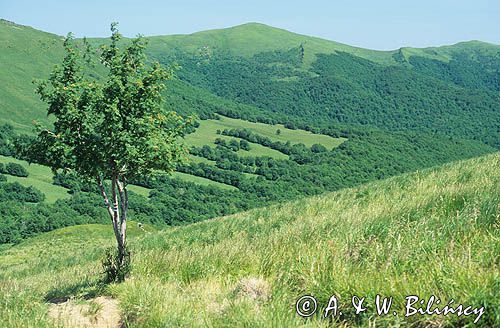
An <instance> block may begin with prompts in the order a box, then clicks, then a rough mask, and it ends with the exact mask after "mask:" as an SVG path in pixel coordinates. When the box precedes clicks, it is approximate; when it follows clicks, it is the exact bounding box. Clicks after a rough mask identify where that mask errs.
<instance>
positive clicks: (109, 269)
mask: <svg viewBox="0 0 500 328" xmlns="http://www.w3.org/2000/svg"><path fill="white" fill-rule="evenodd" d="M124 251H125V255H124V257H123V260H124V263H123V264H121V265H120V263H119V256H118V252H117V249H116V248H114V247H112V248H108V249H107V250H106V251H105V253H104V258H103V259H102V262H101V263H102V268H103V269H104V272H103V273H104V282H105V283H108V284H109V283H113V282H122V281H125V278H127V277H128V275H129V274H130V270H131V269H132V266H131V261H130V251H129V249H128V248H127V247H125V249H124Z"/></svg>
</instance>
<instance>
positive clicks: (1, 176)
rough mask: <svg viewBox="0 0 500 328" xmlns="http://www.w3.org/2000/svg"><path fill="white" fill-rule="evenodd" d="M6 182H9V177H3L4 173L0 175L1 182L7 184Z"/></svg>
mask: <svg viewBox="0 0 500 328" xmlns="http://www.w3.org/2000/svg"><path fill="white" fill-rule="evenodd" d="M0 164H1V163H0ZM0 172H1V171H0ZM5 181H7V177H6V176H5V175H3V174H2V173H0V182H5Z"/></svg>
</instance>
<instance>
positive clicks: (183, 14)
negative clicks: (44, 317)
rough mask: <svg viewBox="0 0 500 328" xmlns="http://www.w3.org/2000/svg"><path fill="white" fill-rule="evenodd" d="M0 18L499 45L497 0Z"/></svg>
mask: <svg viewBox="0 0 500 328" xmlns="http://www.w3.org/2000/svg"><path fill="white" fill-rule="evenodd" d="M0 18H5V19H8V20H11V21H14V22H16V23H19V24H24V25H29V26H33V27H35V28H38V29H41V30H45V31H48V32H52V33H56V34H60V35H65V34H66V33H67V32H69V31H72V32H74V33H75V34H76V36H79V37H82V36H89V37H92V36H107V35H108V34H109V33H108V31H109V23H110V22H112V21H118V22H119V23H120V30H121V32H122V33H123V34H125V35H127V36H135V35H136V34H138V33H141V34H144V35H161V34H180V33H182V34H184V33H192V32H196V31H200V30H206V29H213V28H222V27H229V26H234V25H238V24H242V23H246V22H260V23H264V24H268V25H272V26H275V27H281V28H285V29H287V30H290V31H293V32H297V33H301V34H307V35H313V36H319V37H322V38H326V39H330V40H335V41H339V42H343V43H347V44H350V45H355V46H361V47H365V48H371V49H395V48H399V47H402V46H414V47H425V46H434V45H443V44H452V43H456V42H459V41H466V40H482V41H487V42H492V43H496V44H500V0H471V1H463V0H454V1H453V0H415V1H407V0H399V1H395V0H387V1H384V0H378V1H377V0H373V1H368V0H366V1H356V0H351V1H348V0H329V1H328V0H323V1H320V0H304V1H295V0H288V1H282V0H277V1H272V0H267V1H265V0H256V1H236V0H233V1H229V0H223V1H212V0H204V1H201V0H179V1H168V0H165V1H160V0H143V1H130V0H121V1H118V0H111V1H104V0H101V1H97V0H86V1H81V0H80V1H57V0H44V1H28V0H0Z"/></svg>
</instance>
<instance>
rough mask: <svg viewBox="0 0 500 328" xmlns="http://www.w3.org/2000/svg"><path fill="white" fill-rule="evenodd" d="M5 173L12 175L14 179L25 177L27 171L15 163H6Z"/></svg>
mask: <svg viewBox="0 0 500 328" xmlns="http://www.w3.org/2000/svg"><path fill="white" fill-rule="evenodd" d="M5 173H7V174H10V175H14V176H16V177H27V176H28V171H27V170H26V169H25V168H24V166H22V165H20V164H17V163H8V164H7V165H6V166H5Z"/></svg>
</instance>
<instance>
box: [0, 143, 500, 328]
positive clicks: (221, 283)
mask: <svg viewBox="0 0 500 328" xmlns="http://www.w3.org/2000/svg"><path fill="white" fill-rule="evenodd" d="M499 166H500V153H495V154H492V155H488V156H485V157H480V158H476V159H472V160H467V161H462V162H456V163H452V164H447V165H444V166H442V167H438V168H435V169H432V170H425V171H419V172H415V173H412V174H408V175H404V176H399V177H394V178H391V179H388V180H384V181H379V182H374V183H369V184H367V185H364V186H361V187H357V188H353V189H346V190H343V191H339V192H335V193H330V194H326V195H323V196H319V197H314V198H309V199H303V200H300V201H296V202H292V203H286V204H282V205H278V206H273V207H269V208H262V209H258V210H253V211H250V212H244V213H240V214H237V215H233V216H230V217H224V218H219V219H216V220H211V221H205V222H203V223H198V224H194V225H190V226H185V227H178V228H172V229H167V230H165V231H161V232H154V231H150V232H146V231H141V230H140V229H138V228H137V227H136V226H135V225H134V224H131V239H130V246H131V247H132V252H133V256H134V257H133V259H134V260H133V261H134V262H133V269H132V276H131V278H130V279H129V280H127V281H126V282H125V283H123V284H120V285H111V286H107V287H106V286H102V285H100V284H99V282H98V276H99V272H100V271H101V268H100V267H99V258H100V256H101V254H102V251H103V249H104V248H106V247H108V246H110V245H112V243H113V238H112V231H111V228H110V227H109V226H99V225H87V226H75V227H71V228H65V229H62V230H57V231H53V232H50V233H47V234H44V235H41V236H38V237H35V238H33V239H30V240H27V241H24V242H23V243H21V244H19V245H17V246H14V247H10V248H4V249H3V250H1V251H0V304H2V306H1V307H0V325H1V326H2V327H26V326H34V325H36V326H37V327H50V326H51V325H52V323H51V321H50V319H49V316H48V311H49V308H50V307H51V305H50V304H51V303H50V302H51V301H53V302H54V301H55V300H59V301H61V300H64V299H67V298H69V297H73V298H76V301H77V302H90V300H91V299H92V298H93V297H95V296H96V295H100V294H104V295H109V296H112V297H113V298H115V299H116V300H117V301H118V302H119V307H120V310H121V314H122V318H123V323H125V324H126V325H127V326H129V327H159V326H177V327H207V326H209V327H249V326H251V327H269V326H275V327H276V326H279V327H303V326H304V325H305V326H321V325H326V324H327V323H328V322H329V321H325V319H322V318H321V317H320V315H321V312H322V311H323V309H324V308H325V307H326V304H327V302H328V299H329V298H330V296H331V295H333V294H335V295H336V296H337V297H338V298H339V299H340V303H341V304H342V305H341V307H340V310H341V311H342V312H343V315H342V317H341V319H337V320H338V321H336V324H338V325H341V326H366V325H368V324H369V323H370V324H372V325H373V324H375V325H377V326H406V325H412V326H429V325H439V326H464V325H471V324H472V322H473V321H474V319H476V317H477V315H471V316H460V317H457V316H456V315H453V314H449V315H447V316H428V315H413V316H410V317H408V318H405V316H404V314H405V312H404V311H405V310H404V307H405V297H406V296H408V295H418V296H419V297H420V298H423V299H425V300H427V299H429V297H430V296H431V295H435V296H436V297H438V298H439V299H440V300H441V302H442V304H441V305H442V306H444V305H445V304H447V302H448V301H449V300H450V299H453V300H454V301H455V304H456V305H458V303H460V304H464V305H466V306H468V305H470V306H472V307H474V308H478V307H481V306H484V314H483V315H482V316H481V317H480V318H479V321H478V323H477V325H478V326H480V327H493V326H498V325H499V324H500V313H499V312H498V311H499V309H500V303H499V300H500V295H499V290H500V289H499V288H498V275H499V274H500V271H499V267H498V261H497V259H496V258H495V257H496V254H498V252H499V239H498V235H497V234H496V233H495V229H497V228H498V227H497V225H498V219H499V216H500V212H499V210H500V208H499V204H500V194H499V193H498V191H499V190H500V171H499V170H498V167H499ZM305 294H311V295H314V296H315V297H316V298H317V300H318V313H317V314H316V315H314V316H313V317H311V318H310V319H309V320H305V319H302V318H300V317H298V316H297V315H296V313H295V302H296V300H297V299H298V298H299V297H300V296H301V295H305ZM376 294H380V295H382V297H393V306H392V308H391V313H390V314H389V315H387V316H380V317H378V316H376V315H375V314H374V313H375V309H374V303H373V302H374V299H375V296H376ZM353 295H357V296H360V297H362V296H364V297H366V301H365V303H364V304H365V305H366V306H368V309H367V311H366V312H365V313H363V314H360V315H357V316H356V315H354V312H353V311H354V310H353V308H352V307H351V306H350V298H351V297H352V296H353ZM89 299H90V300H89ZM415 306H416V305H415ZM422 307H424V308H425V305H423V306H422ZM392 311H396V312H397V315H396V316H394V315H392ZM89 315H91V314H89ZM61 319H62V320H63V319H64V318H61ZM334 320H335V319H334Z"/></svg>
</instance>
